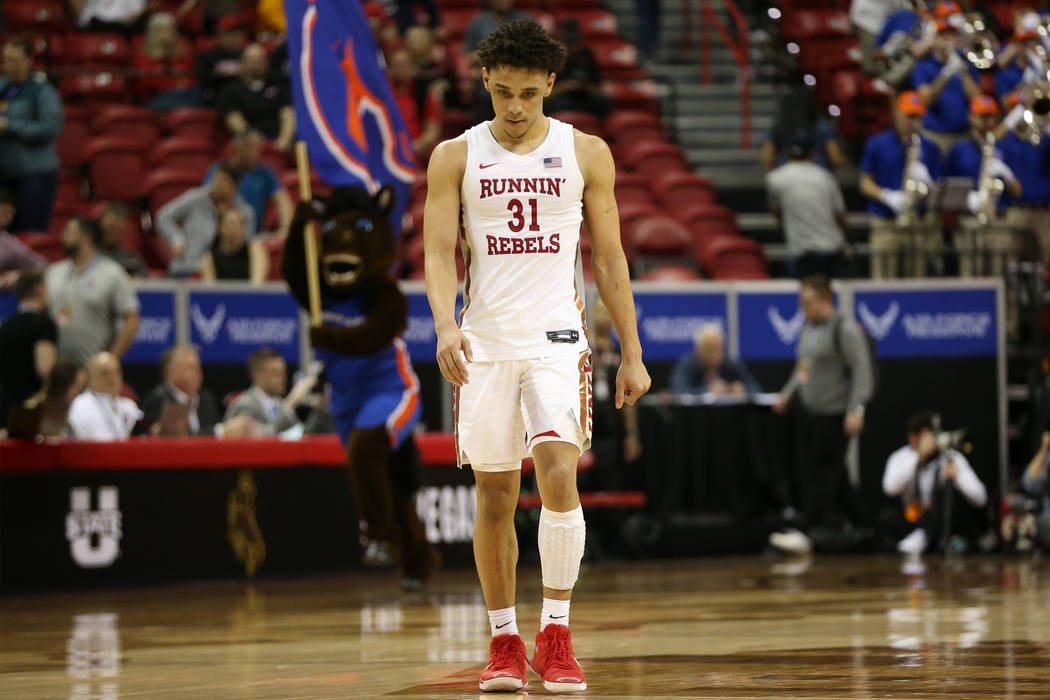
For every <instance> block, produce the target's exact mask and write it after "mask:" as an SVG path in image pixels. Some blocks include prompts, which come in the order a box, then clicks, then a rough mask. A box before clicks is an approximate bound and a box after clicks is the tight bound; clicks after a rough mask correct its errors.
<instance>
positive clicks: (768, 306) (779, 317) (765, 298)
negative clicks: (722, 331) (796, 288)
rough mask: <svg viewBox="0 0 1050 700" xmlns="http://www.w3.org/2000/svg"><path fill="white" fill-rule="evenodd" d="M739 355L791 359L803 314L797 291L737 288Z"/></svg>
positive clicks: (741, 356) (761, 358)
mask: <svg viewBox="0 0 1050 700" xmlns="http://www.w3.org/2000/svg"><path fill="white" fill-rule="evenodd" d="M737 309H738V310H739V322H740V325H739V328H740V358H741V359H743V360H794V359H795V347H796V346H797V345H798V338H799V335H801V333H802V326H803V325H805V323H806V317H805V315H804V314H803V313H802V309H801V308H800V307H799V305H798V292H743V291H742V292H740V294H739V296H738V297H737Z"/></svg>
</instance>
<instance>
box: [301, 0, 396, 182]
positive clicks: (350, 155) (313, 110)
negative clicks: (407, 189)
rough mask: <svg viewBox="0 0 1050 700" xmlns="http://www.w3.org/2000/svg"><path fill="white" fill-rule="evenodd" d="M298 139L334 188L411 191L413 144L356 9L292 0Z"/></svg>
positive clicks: (339, 0) (337, 1)
mask: <svg viewBox="0 0 1050 700" xmlns="http://www.w3.org/2000/svg"><path fill="white" fill-rule="evenodd" d="M285 12H286V13H287V15H288V48H289V57H290V62H291V63H290V68H291V73H292V85H293V88H294V90H293V95H294V101H295V110H296V118H297V125H298V126H297V129H298V131H299V137H300V138H302V139H303V140H304V141H306V142H307V145H308V147H309V152H310V159H311V161H312V165H313V166H314V168H315V169H316V170H317V173H318V174H319V175H320V176H321V179H322V180H324V181H325V182H327V183H329V184H331V185H361V186H363V187H365V188H366V189H368V190H369V191H370V192H372V193H374V192H376V191H377V190H378V189H379V187H380V185H382V184H384V183H392V184H397V183H403V184H405V185H406V186H408V185H410V184H411V182H412V179H413V177H414V169H415V160H414V156H413V153H412V141H411V137H410V136H409V134H408V130H407V128H406V127H405V122H404V119H403V118H402V116H401V114H400V112H399V111H398V107H397V103H396V101H395V100H394V97H393V92H392V90H391V88H390V83H389V80H388V79H387V76H386V72H385V70H384V67H383V62H382V58H381V54H380V53H379V50H378V48H377V46H376V43H375V39H374V38H373V37H372V33H371V30H370V28H369V24H368V21H367V19H366V18H365V16H364V12H363V10H362V9H361V5H360V3H359V2H356V1H351V2H347V1H346V0H287V1H286V2H285Z"/></svg>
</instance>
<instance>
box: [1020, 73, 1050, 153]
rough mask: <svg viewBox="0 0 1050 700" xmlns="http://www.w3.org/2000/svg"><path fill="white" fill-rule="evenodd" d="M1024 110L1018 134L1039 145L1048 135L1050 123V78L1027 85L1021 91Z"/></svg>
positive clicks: (1034, 144)
mask: <svg viewBox="0 0 1050 700" xmlns="http://www.w3.org/2000/svg"><path fill="white" fill-rule="evenodd" d="M1021 96H1022V103H1023V104H1024V112H1023V114H1022V116H1021V123H1020V124H1018V125H1017V135H1018V136H1019V137H1020V138H1021V139H1023V140H1025V141H1027V142H1028V143H1030V144H1032V145H1033V146H1038V145H1039V144H1041V143H1042V142H1043V139H1045V138H1048V137H1047V126H1048V125H1050V80H1045V81H1041V82H1038V83H1034V84H1032V85H1029V86H1027V87H1026V88H1024V89H1023V90H1022V91H1021Z"/></svg>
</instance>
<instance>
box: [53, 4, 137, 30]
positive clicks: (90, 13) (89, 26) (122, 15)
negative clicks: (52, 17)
mask: <svg viewBox="0 0 1050 700" xmlns="http://www.w3.org/2000/svg"><path fill="white" fill-rule="evenodd" d="M69 9H70V10H72V12H73V14H74V15H75V16H76V18H77V26H78V27H79V28H80V29H86V30H89V31H96V32H119V33H121V34H126V35H129V36H130V35H131V34H134V33H135V32H137V31H139V30H140V29H141V27H142V19H143V18H144V14H145V12H146V0H69Z"/></svg>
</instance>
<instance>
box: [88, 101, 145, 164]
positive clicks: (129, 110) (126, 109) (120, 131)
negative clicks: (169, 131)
mask: <svg viewBox="0 0 1050 700" xmlns="http://www.w3.org/2000/svg"><path fill="white" fill-rule="evenodd" d="M95 131H96V133H98V134H100V135H104V136H119V137H121V138H127V139H132V140H134V141H138V142H139V143H141V144H142V146H143V148H145V150H146V152H147V153H148V152H150V151H152V150H153V147H154V146H155V145H156V143H157V140H158V139H159V138H160V124H158V123H157V114H156V112H154V111H153V110H150V109H146V108H145V107H135V106H133V105H106V106H105V107H102V108H101V109H99V111H98V114H97V115H96V116H95Z"/></svg>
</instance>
